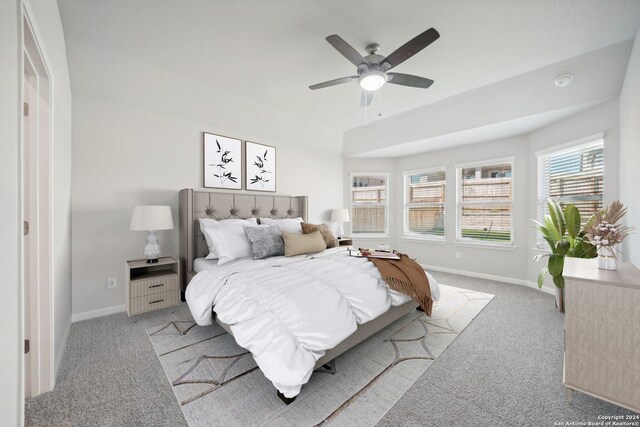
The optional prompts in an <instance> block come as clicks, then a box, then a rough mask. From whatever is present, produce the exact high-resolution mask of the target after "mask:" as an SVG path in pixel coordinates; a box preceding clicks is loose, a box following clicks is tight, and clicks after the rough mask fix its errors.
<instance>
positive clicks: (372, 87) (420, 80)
mask: <svg viewBox="0 0 640 427" xmlns="http://www.w3.org/2000/svg"><path fill="white" fill-rule="evenodd" d="M439 37H440V34H439V33H438V32H437V31H436V30H435V28H429V29H428V30H427V31H425V32H423V33H421V34H419V35H417V36H416V37H414V38H413V39H411V40H409V41H408V42H407V43H405V44H403V45H402V46H400V47H399V48H398V49H396V50H395V51H394V52H393V53H392V54H390V55H389V56H387V57H386V58H385V57H383V56H382V55H378V51H379V49H380V46H378V45H377V44H370V45H369V46H367V52H369V55H367V56H365V57H363V56H362V55H360V54H359V53H358V51H356V50H355V49H354V48H353V47H351V45H350V44H349V43H347V42H346V41H344V40H343V39H342V38H341V37H340V36H338V35H335V34H334V35H332V36H328V37H327V41H328V42H329V43H330V44H331V46H333V47H334V48H335V49H336V50H337V51H338V52H340V53H341V54H342V56H344V57H345V58H347V59H348V60H349V61H351V63H352V64H353V65H355V66H356V67H358V68H357V73H358V75H356V76H349V77H342V78H340V79H335V80H329V81H328V82H324V83H318V84H315V85H312V86H309V89H311V90H316V89H322V88H325V87H330V86H335V85H339V84H343V83H349V82H350V81H352V80H356V79H357V80H358V83H359V84H360V87H361V88H362V89H363V91H362V98H361V101H360V103H361V105H362V106H363V107H365V106H368V105H370V104H371V100H372V99H373V94H374V92H375V91H376V90H378V89H380V88H381V87H382V86H383V85H384V84H385V83H387V82H389V83H392V84H396V85H402V86H410V87H417V88H421V89H427V88H428V87H429V86H431V85H432V84H433V80H430V79H425V78H424V77H418V76H412V75H411V74H402V73H390V72H389V70H391V69H392V68H394V67H397V66H398V65H400V64H402V63H403V62H404V61H406V60H407V59H409V58H411V57H412V56H413V55H415V54H416V53H418V52H420V51H421V50H422V49H424V48H425V47H427V46H429V45H430V44H431V43H433V42H434V41H436V40H438V38H439Z"/></svg>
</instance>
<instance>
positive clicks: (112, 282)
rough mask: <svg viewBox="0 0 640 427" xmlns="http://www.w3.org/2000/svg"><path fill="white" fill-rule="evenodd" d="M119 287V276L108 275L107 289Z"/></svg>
mask: <svg viewBox="0 0 640 427" xmlns="http://www.w3.org/2000/svg"><path fill="white" fill-rule="evenodd" d="M117 287H118V278H117V277H107V289H113V288H117Z"/></svg>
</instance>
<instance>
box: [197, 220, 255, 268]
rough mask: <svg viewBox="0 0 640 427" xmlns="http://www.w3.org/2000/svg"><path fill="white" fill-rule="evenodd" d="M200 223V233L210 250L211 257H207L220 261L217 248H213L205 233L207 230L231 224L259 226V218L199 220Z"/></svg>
mask: <svg viewBox="0 0 640 427" xmlns="http://www.w3.org/2000/svg"><path fill="white" fill-rule="evenodd" d="M198 222H199V223H200V231H201V232H202V235H203V236H204V240H206V242H207V247H208V248H209V255H207V259H218V254H217V253H216V248H215V246H213V243H212V242H211V239H209V236H208V235H207V233H205V232H204V230H205V229H206V228H217V227H225V226H227V225H229V224H242V225H257V224H258V219H257V218H248V219H240V218H230V219H221V220H217V219H213V218H198Z"/></svg>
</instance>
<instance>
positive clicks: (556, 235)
mask: <svg viewBox="0 0 640 427" xmlns="http://www.w3.org/2000/svg"><path fill="white" fill-rule="evenodd" d="M544 225H545V226H546V227H547V230H549V236H550V238H551V240H552V241H553V242H554V244H553V245H552V249H553V248H554V247H555V242H557V241H558V240H561V239H562V235H561V234H560V231H558V229H557V228H556V226H555V225H554V223H553V220H552V219H551V216H550V215H545V216H544Z"/></svg>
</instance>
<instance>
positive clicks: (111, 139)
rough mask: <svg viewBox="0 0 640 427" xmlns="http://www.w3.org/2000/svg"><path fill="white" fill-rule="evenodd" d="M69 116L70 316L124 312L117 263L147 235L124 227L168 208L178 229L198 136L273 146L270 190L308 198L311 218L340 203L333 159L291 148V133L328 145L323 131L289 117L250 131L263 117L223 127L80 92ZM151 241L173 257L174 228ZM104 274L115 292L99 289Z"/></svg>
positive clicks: (193, 176) (198, 160) (338, 170)
mask: <svg viewBox="0 0 640 427" xmlns="http://www.w3.org/2000/svg"><path fill="white" fill-rule="evenodd" d="M211 99H212V100H219V98H216V97H212V98H211ZM159 102H163V101H162V100H159ZM173 107H174V108H175V106H173ZM202 108H203V109H204V108H206V105H203V107H202ZM73 114H74V127H73V141H74V145H73V162H74V169H73V186H72V192H73V213H72V215H73V260H74V263H73V313H74V319H80V318H83V317H86V316H87V315H89V316H90V315H99V314H104V313H106V312H108V311H121V310H122V309H123V307H122V304H124V298H125V297H124V280H125V279H124V263H125V261H126V260H128V259H140V258H143V257H144V256H143V254H142V250H143V247H144V243H145V240H146V233H144V232H133V231H129V218H130V215H131V209H132V207H133V206H134V205H136V204H161V205H171V206H172V210H173V216H174V223H175V225H176V227H177V221H178V191H179V190H180V189H181V188H196V189H197V188H201V187H202V180H203V178H202V132H203V131H206V132H212V133H219V134H222V135H228V136H233V137H237V138H240V139H248V140H251V141H256V142H260V143H265V144H269V145H273V146H275V147H276V150H277V193H278V194H287V195H301V194H306V195H308V196H309V216H310V219H311V220H312V221H323V220H328V219H329V209H331V208H334V207H341V206H342V191H341V189H342V159H341V158H340V155H339V154H338V153H337V152H334V153H331V152H329V151H320V150H313V149H311V148H308V147H309V145H306V146H305V147H301V146H299V145H297V144H295V143H293V142H294V141H292V138H295V137H299V138H306V141H305V144H309V142H315V144H316V145H317V146H318V147H321V145H322V144H323V142H324V141H326V139H325V138H324V135H323V136H322V137H321V136H319V135H317V134H314V133H313V132H310V133H308V134H307V133H306V132H305V129H304V127H301V126H299V125H297V124H296V122H295V118H291V120H290V121H289V123H286V124H282V125H279V124H277V123H271V124H269V123H268V120H267V123H266V124H265V126H264V127H258V126H256V122H257V121H261V120H264V117H262V118H259V119H257V120H251V119H250V118H247V120H246V122H245V123H244V125H242V124H241V126H239V127H238V128H237V129H231V128H229V127H224V128H223V125H227V126H228V122H227V123H223V122H222V121H218V120H217V119H216V117H212V118H210V119H209V120H207V121H195V120H186V119H185V118H183V117H176V116H174V115H170V114H165V113H160V112H155V111H153V110H152V109H151V108H150V109H140V108H134V107H131V106H127V105H123V104H118V103H115V102H112V101H105V100H101V99H97V98H94V97H91V96H83V95H78V94H75V95H74V97H73ZM229 114H235V115H237V116H240V115H242V111H238V110H236V111H235V113H234V112H229ZM265 114H268V113H265ZM283 140H286V141H288V143H283V142H282V141H283ZM327 142H333V141H327ZM212 191H216V190H213V189H212ZM217 191H224V190H217ZM159 239H160V242H161V246H162V249H163V253H164V254H165V255H174V256H177V255H178V230H177V228H176V229H174V230H172V231H161V232H159ZM112 276H113V277H117V278H118V287H117V288H115V289H107V286H106V280H107V277H112ZM105 310H106V311H105ZM88 312H89V313H88ZM91 312H93V313H91Z"/></svg>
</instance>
